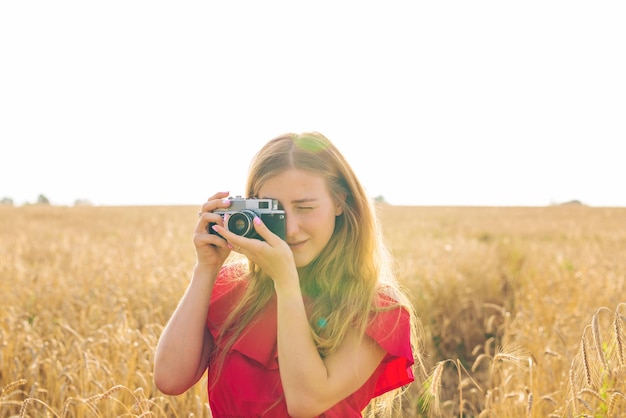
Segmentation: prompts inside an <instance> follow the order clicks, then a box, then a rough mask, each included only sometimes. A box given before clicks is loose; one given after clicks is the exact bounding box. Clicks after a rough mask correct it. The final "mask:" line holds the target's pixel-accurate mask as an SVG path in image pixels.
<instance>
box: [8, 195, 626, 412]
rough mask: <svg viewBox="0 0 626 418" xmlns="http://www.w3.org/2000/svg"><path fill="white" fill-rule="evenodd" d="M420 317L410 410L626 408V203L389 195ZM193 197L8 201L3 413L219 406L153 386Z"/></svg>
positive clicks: (402, 271)
mask: <svg viewBox="0 0 626 418" xmlns="http://www.w3.org/2000/svg"><path fill="white" fill-rule="evenodd" d="M379 211H380V215H381V220H382V224H383V229H384V234H385V239H386V240H387V243H388V245H389V247H390V249H391V251H392V253H393V254H394V256H395V258H396V262H397V265H396V268H397V273H398V276H399V278H400V280H401V282H402V284H403V285H404V286H405V287H406V288H407V289H408V290H409V291H410V292H411V295H412V300H413V301H414V304H415V307H416V309H417V312H418V314H419V316H420V318H421V320H422V325H423V329H424V337H425V338H424V343H423V344H424V347H423V348H424V352H425V355H426V367H427V370H428V372H429V378H428V380H427V381H426V382H424V384H423V385H422V384H420V383H421V382H420V383H417V384H413V385H411V386H410V387H409V389H408V390H407V392H406V393H405V400H404V407H403V411H404V415H405V416H408V417H411V416H415V417H422V416H441V417H454V416H465V417H469V416H476V417H478V416H488V417H579V416H615V417H617V416H624V415H626V347H625V345H626V333H625V331H624V329H625V324H624V321H625V315H626V284H625V279H626V257H625V256H626V208H590V207H586V206H582V205H564V206H550V207H536V208H534V207H532V208H530V207H529V208H512V207H511V208H494V207H485V208H479V207H476V208H474V207H395V206H380V207H379ZM196 213H197V208H196V207H54V206H36V205H35V206H24V207H0V289H1V296H0V417H14V416H16V417H83V416H87V417H113V416H123V417H192V416H193V417H210V412H209V409H208V406H207V399H206V390H205V384H206V381H205V380H203V381H201V382H199V383H198V384H197V385H196V386H195V387H194V388H192V389H191V390H190V391H188V392H187V393H186V394H185V395H182V396H178V397H169V396H165V395H163V394H161V393H159V392H158V390H157V389H156V388H155V387H154V385H153V383H152V361H153V352H154V348H155V346H156V342H157V339H158V336H159V335H160V332H161V330H162V328H163V326H164V325H165V323H166V321H167V319H168V318H169V315H170V314H171V313H172V311H173V310H174V308H175V306H176V304H177V302H178V300H179V298H180V296H181V295H182V293H183V292H184V289H185V287H186V284H187V281H188V278H189V274H190V272H191V269H192V266H193V263H194V249H193V245H192V241H191V231H192V230H193V227H194V225H195V222H196V219H197V218H196Z"/></svg>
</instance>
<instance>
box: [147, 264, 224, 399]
mask: <svg viewBox="0 0 626 418" xmlns="http://www.w3.org/2000/svg"><path fill="white" fill-rule="evenodd" d="M216 276H217V271H212V270H207V269H203V268H201V267H199V266H196V268H195V269H194V272H193V277H192V279H191V282H190V284H189V286H188V287H187V291H186V292H185V295H184V296H183V298H182V299H181V301H180V303H179V304H178V307H177V308H176V310H175V311H174V314H173V315H172V317H171V318H170V320H169V322H168V323H167V325H166V326H165V329H164V330H163V333H162V334H161V338H160V339H159V343H158V345H157V349H156V354H155V360H154V383H155V384H156V386H157V388H158V389H159V390H160V391H161V392H163V393H165V394H167V395H179V394H181V393H184V392H185V391H187V389H189V388H190V387H192V386H193V385H194V384H195V383H196V382H197V381H198V380H199V379H200V378H201V377H202V375H203V374H204V371H205V370H206V367H207V364H208V360H209V353H210V351H211V346H212V343H213V342H212V338H211V335H210V333H209V330H208V328H207V326H206V318H207V313H208V310H209V298H210V295H211V292H212V291H213V285H214V283H215V277H216Z"/></svg>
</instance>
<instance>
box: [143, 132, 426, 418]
mask: <svg viewBox="0 0 626 418" xmlns="http://www.w3.org/2000/svg"><path fill="white" fill-rule="evenodd" d="M246 191H247V197H249V198H250V197H258V198H264V199H276V200H278V201H279V202H280V204H281V205H282V209H284V211H285V215H286V234H285V237H284V240H283V239H281V238H279V237H278V236H277V235H275V234H274V233H273V232H271V231H270V230H269V229H268V227H267V226H266V225H265V224H264V223H263V222H262V221H261V219H260V218H259V217H258V216H257V217H255V218H254V222H253V223H254V228H255V231H256V233H257V234H258V235H259V236H260V237H262V239H252V238H246V237H244V236H240V235H237V234H234V233H232V232H231V231H228V229H227V228H226V227H225V226H224V225H225V222H224V220H223V219H222V216H221V215H220V214H219V213H215V211H216V210H218V209H219V210H223V209H227V208H228V206H229V205H230V200H229V199H227V197H228V193H217V194H215V195H214V196H212V197H211V198H209V200H208V201H207V202H206V203H204V205H203V206H202V211H201V212H200V213H199V216H200V218H199V221H198V223H197V225H196V230H195V234H194V244H195V247H196V253H197V263H196V265H195V268H194V271H193V276H192V278H191V282H190V284H189V287H188V289H187V291H186V293H185V295H184V296H183V298H182V300H181V301H180V303H179V306H178V307H177V309H176V310H175V312H174V314H173V315H172V317H171V319H170V321H169V322H168V324H167V326H166V327H165V329H164V331H163V334H162V336H161V338H160V340H159V343H158V346H157V351H156V357H155V367H154V380H155V383H156V385H157V387H158V388H159V390H161V391H162V392H164V393H166V394H171V395H176V394H181V393H183V392H185V391H186V390H187V389H189V388H190V387H191V386H193V385H194V384H195V383H196V382H197V381H198V380H199V379H200V378H201V377H202V376H203V374H204V372H205V371H206V370H207V368H208V395H209V403H210V406H211V411H212V414H213V416H214V417H216V418H220V417H252V416H267V417H287V416H291V417H316V416H322V417H341V418H346V417H361V416H362V412H363V411H367V412H368V413H370V414H372V415H373V413H374V412H376V413H380V411H384V412H383V413H384V414H385V415H384V416H390V415H389V414H390V412H391V410H392V409H393V408H394V407H395V409H396V410H398V408H397V403H398V402H394V401H399V397H400V395H401V391H402V388H403V387H405V386H406V385H407V384H409V383H411V382H412V381H413V380H414V374H413V364H414V362H415V360H418V364H419V365H420V366H421V362H419V352H418V351H417V347H418V339H417V332H416V330H417V322H416V321H417V320H416V318H415V315H414V313H413V310H412V307H411V304H410V303H409V301H408V298H407V297H406V295H405V294H404V293H402V291H401V289H400V287H399V285H398V283H397V282H396V280H395V278H394V276H393V274H392V273H391V269H390V266H389V263H390V260H389V257H388V254H387V252H386V250H385V248H384V245H383V242H382V236H381V233H380V231H379V227H378V223H377V219H376V216H375V211H374V209H373V207H372V205H371V201H370V200H369V199H368V197H367V195H366V193H365V192H364V190H363V187H362V186H361V184H360V183H359V181H358V180H357V178H356V176H355V175H354V173H353V171H352V169H351V168H350V166H349V165H348V163H347V162H346V160H345V159H344V157H343V156H342V155H341V154H340V153H339V151H338V150H337V149H336V147H335V146H334V145H333V144H332V143H331V142H330V141H329V140H328V139H327V138H325V137H324V136H323V135H321V134H319V133H315V132H313V133H304V134H301V135H296V134H287V135H283V136H280V137H277V138H275V139H273V140H271V141H270V142H268V143H267V144H266V145H265V146H264V147H263V148H262V149H261V150H260V151H259V152H258V153H257V155H256V156H255V158H254V159H253V161H252V164H251V166H250V172H249V176H248V181H247V187H246ZM226 224H227V222H226ZM207 228H212V230H213V233H207ZM231 251H236V252H237V253H240V254H242V255H243V256H245V257H246V258H247V260H248V262H247V263H245V264H242V263H238V264H237V263H228V264H226V265H224V263H225V261H226V259H227V257H228V256H229V254H230V252H231ZM372 399H374V400H373V401H372ZM370 401H371V402H370Z"/></svg>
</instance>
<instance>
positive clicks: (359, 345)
mask: <svg viewBox="0 0 626 418" xmlns="http://www.w3.org/2000/svg"><path fill="white" fill-rule="evenodd" d="M283 283H285V282H283ZM296 283H297V282H296ZM276 294H277V302H278V358H279V361H280V377H281V381H282V384H283V388H284V391H285V399H286V402H287V408H288V410H289V414H290V415H291V416H293V417H314V416H317V415H319V414H321V413H322V412H324V411H326V410H328V409H330V408H331V407H332V406H333V405H335V404H336V403H338V402H339V401H341V400H342V399H344V398H346V397H348V396H349V395H351V394H352V393H354V392H356V391H357V390H358V389H359V388H360V387H361V386H362V385H363V384H364V383H365V382H366V381H367V379H369V377H370V376H371V375H372V373H373V372H374V370H376V368H377V367H378V365H379V364H380V362H381V361H382V359H383V358H384V356H385V351H384V350H383V348H382V347H381V346H379V345H378V344H377V343H376V342H374V340H372V339H371V338H369V337H367V336H363V338H359V336H358V335H357V333H356V332H353V333H350V334H348V335H347V336H346V338H345V340H344V341H343V342H342V343H341V345H340V346H339V348H338V349H337V350H336V351H335V352H333V353H332V354H330V355H329V356H328V357H326V358H325V359H322V358H321V357H320V355H319V353H318V351H317V348H316V347H315V343H314V341H313V338H312V336H311V330H310V327H309V322H308V319H307V316H306V311H305V308H304V303H303V301H302V296H301V293H300V289H299V286H292V288H291V289H289V288H280V287H277V288H276Z"/></svg>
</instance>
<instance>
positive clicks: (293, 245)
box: [287, 240, 306, 250]
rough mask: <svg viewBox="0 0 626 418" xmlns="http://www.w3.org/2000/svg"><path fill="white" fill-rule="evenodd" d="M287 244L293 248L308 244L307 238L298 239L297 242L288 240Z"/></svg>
mask: <svg viewBox="0 0 626 418" xmlns="http://www.w3.org/2000/svg"><path fill="white" fill-rule="evenodd" d="M287 244H288V245H289V247H290V248H291V249H292V250H297V249H299V248H302V246H304V244H306V240H304V241H297V242H288V243H287Z"/></svg>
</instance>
